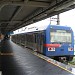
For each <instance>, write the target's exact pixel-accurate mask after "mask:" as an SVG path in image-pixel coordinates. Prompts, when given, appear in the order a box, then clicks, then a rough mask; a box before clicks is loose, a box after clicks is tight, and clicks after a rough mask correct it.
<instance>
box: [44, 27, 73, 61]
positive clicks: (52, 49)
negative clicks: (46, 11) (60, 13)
mask: <svg viewBox="0 0 75 75" xmlns="http://www.w3.org/2000/svg"><path fill="white" fill-rule="evenodd" d="M45 46H46V55H47V56H51V57H53V58H55V59H59V58H61V59H62V58H65V59H66V60H67V61H71V60H72V59H73V56H74V35H73V31H72V29H71V28H70V27H65V26H50V27H48V28H47V30H46V44H45Z"/></svg>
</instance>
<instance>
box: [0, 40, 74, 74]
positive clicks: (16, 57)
mask: <svg viewBox="0 0 75 75" xmlns="http://www.w3.org/2000/svg"><path fill="white" fill-rule="evenodd" d="M1 70H2V75H74V74H73V73H71V72H70V71H68V70H65V69H63V68H60V67H58V66H56V65H54V64H52V63H50V61H49V62H48V61H46V60H44V59H42V58H40V57H38V56H36V55H35V54H33V53H32V52H31V51H29V50H28V49H27V48H23V47H21V46H19V45H16V44H15V43H13V42H12V41H10V40H5V41H2V43H1Z"/></svg>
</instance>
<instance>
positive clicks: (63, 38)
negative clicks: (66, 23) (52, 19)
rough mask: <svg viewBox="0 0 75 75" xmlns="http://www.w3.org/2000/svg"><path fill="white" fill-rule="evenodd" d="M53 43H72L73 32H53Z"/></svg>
mask: <svg viewBox="0 0 75 75" xmlns="http://www.w3.org/2000/svg"><path fill="white" fill-rule="evenodd" d="M50 36H51V39H50V41H51V42H56V43H57V42H59V43H63V42H64V43H71V42H72V40H71V39H72V38H71V31H69V30H52V29H51V31H50Z"/></svg>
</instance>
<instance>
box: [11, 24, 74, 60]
mask: <svg viewBox="0 0 75 75" xmlns="http://www.w3.org/2000/svg"><path fill="white" fill-rule="evenodd" d="M11 39H12V41H13V42H15V43H17V44H21V45H24V46H25V47H28V48H30V49H32V50H34V51H37V52H38V53H41V54H43V55H45V56H48V57H51V58H53V59H56V60H58V59H64V58H65V59H66V60H67V61H72V59H73V57H74V33H73V30H72V28H71V27H68V26H61V25H50V24H44V25H42V24H41V25H40V24H37V25H36V23H35V24H33V25H28V26H25V27H24V28H23V29H22V31H21V32H20V31H19V32H18V33H15V34H13V35H12V38H11Z"/></svg>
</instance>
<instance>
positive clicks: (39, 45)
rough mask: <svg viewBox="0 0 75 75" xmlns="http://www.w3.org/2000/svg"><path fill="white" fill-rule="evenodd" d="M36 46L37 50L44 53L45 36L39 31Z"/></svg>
mask: <svg viewBox="0 0 75 75" xmlns="http://www.w3.org/2000/svg"><path fill="white" fill-rule="evenodd" d="M36 43H37V44H36V47H37V51H38V52H40V53H43V36H42V33H38V34H37V36H36Z"/></svg>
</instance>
